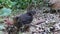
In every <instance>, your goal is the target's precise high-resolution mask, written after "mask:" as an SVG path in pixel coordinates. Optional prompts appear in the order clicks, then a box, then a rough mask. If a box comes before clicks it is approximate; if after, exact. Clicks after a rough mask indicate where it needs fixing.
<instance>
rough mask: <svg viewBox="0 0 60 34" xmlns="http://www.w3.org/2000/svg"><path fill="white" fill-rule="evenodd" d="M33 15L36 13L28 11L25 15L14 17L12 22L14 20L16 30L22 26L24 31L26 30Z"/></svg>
mask: <svg viewBox="0 0 60 34" xmlns="http://www.w3.org/2000/svg"><path fill="white" fill-rule="evenodd" d="M35 14H36V11H28V12H27V13H25V14H22V15H20V16H16V17H14V20H15V23H14V26H16V27H17V28H18V29H20V28H21V27H23V26H24V27H25V29H27V28H28V27H29V24H30V23H31V22H32V20H33V15H35ZM27 24H28V25H27ZM23 29H24V28H23Z"/></svg>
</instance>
